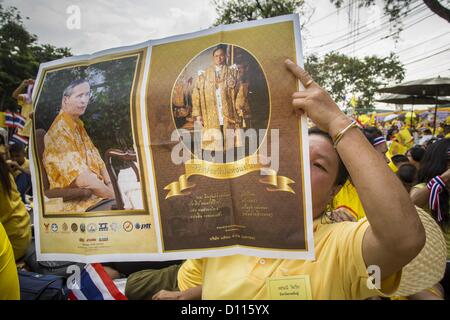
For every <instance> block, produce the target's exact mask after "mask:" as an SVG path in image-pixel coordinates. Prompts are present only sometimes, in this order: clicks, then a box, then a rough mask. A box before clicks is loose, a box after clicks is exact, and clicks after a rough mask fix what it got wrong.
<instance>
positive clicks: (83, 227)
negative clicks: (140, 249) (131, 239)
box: [44, 221, 151, 233]
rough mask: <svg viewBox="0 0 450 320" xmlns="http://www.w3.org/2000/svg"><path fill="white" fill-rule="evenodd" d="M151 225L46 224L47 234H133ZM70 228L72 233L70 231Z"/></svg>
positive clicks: (129, 223)
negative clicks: (123, 232)
mask: <svg viewBox="0 0 450 320" xmlns="http://www.w3.org/2000/svg"><path fill="white" fill-rule="evenodd" d="M150 227H151V223H139V222H136V223H133V222H131V221H125V222H124V223H123V224H122V225H120V224H118V223H116V222H112V223H107V222H100V223H88V224H85V223H79V224H78V223H67V222H63V223H62V224H58V223H44V229H45V232H54V233H56V232H80V233H86V232H87V233H94V232H97V231H98V232H119V231H122V230H123V231H125V232H131V231H133V230H149V229H150ZM69 228H70V231H69Z"/></svg>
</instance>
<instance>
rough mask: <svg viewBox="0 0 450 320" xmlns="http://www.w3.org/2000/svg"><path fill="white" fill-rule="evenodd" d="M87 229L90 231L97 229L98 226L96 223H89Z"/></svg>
mask: <svg viewBox="0 0 450 320" xmlns="http://www.w3.org/2000/svg"><path fill="white" fill-rule="evenodd" d="M87 231H88V232H90V233H93V232H95V231H97V227H96V226H95V223H89V224H88V226H87Z"/></svg>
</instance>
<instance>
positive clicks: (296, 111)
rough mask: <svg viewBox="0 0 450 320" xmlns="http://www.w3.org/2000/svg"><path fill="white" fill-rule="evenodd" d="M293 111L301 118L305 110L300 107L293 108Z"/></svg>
mask: <svg viewBox="0 0 450 320" xmlns="http://www.w3.org/2000/svg"><path fill="white" fill-rule="evenodd" d="M294 113H295V115H296V116H297V117H298V118H301V117H302V115H303V114H304V113H305V112H304V111H303V110H302V109H295V110H294Z"/></svg>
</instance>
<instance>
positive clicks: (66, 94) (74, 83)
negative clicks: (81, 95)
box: [63, 78, 89, 98]
mask: <svg viewBox="0 0 450 320" xmlns="http://www.w3.org/2000/svg"><path fill="white" fill-rule="evenodd" d="M83 83H87V84H89V81H87V80H86V79H82V78H80V79H76V80H74V81H72V82H71V83H70V84H69V85H68V86H67V87H66V88H65V89H64V92H63V98H64V97H70V96H71V95H72V92H73V89H74V88H75V87H76V86H79V85H80V84H83Z"/></svg>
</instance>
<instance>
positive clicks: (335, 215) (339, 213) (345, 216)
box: [330, 208, 356, 222]
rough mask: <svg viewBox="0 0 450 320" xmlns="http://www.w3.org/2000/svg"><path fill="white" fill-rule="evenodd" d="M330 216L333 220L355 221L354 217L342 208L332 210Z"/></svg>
mask: <svg viewBox="0 0 450 320" xmlns="http://www.w3.org/2000/svg"><path fill="white" fill-rule="evenodd" d="M330 218H331V220H333V221H335V222H343V221H353V222H354V221H356V218H355V217H354V216H353V215H352V214H351V213H349V212H348V211H347V210H345V209H344V208H339V209H336V210H333V211H332V212H331V213H330Z"/></svg>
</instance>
